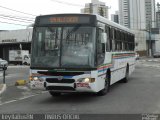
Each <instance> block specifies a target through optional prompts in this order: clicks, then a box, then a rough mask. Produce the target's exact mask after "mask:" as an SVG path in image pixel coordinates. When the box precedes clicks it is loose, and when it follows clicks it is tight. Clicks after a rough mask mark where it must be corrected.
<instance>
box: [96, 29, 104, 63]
mask: <svg viewBox="0 0 160 120" xmlns="http://www.w3.org/2000/svg"><path fill="white" fill-rule="evenodd" d="M97 30H98V34H97V62H98V65H100V64H103V62H104V57H105V43H102V42H101V41H102V40H101V39H102V38H101V34H102V33H103V30H102V29H97Z"/></svg>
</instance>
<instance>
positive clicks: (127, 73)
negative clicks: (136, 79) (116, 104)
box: [122, 65, 129, 83]
mask: <svg viewBox="0 0 160 120" xmlns="http://www.w3.org/2000/svg"><path fill="white" fill-rule="evenodd" d="M128 79H129V66H128V65H127V67H126V74H125V78H123V79H122V82H123V83H127V82H128Z"/></svg>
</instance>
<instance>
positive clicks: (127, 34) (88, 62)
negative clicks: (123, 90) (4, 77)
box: [30, 14, 135, 96]
mask: <svg viewBox="0 0 160 120" xmlns="http://www.w3.org/2000/svg"><path fill="white" fill-rule="evenodd" d="M134 67H135V52H134V34H133V33H132V31H131V30H129V29H128V28H125V27H123V26H121V25H119V24H116V23H114V22H111V21H109V20H107V19H106V18H103V17H101V16H99V15H92V14H56V15H45V16H38V17H37V18H36V21H35V25H34V30H33V40H32V56H31V72H30V74H31V75H30V80H31V81H30V82H31V87H32V88H34V87H36V86H38V85H43V87H44V88H45V90H47V91H49V93H50V94H51V95H52V96H59V95H61V93H66V92H93V93H97V94H98V95H105V94H106V93H107V92H108V91H109V88H110V85H112V84H114V83H116V82H118V81H120V80H121V81H123V82H127V81H128V77H129V75H130V74H131V73H132V72H133V70H134Z"/></svg>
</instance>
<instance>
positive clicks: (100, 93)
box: [97, 74, 110, 96]
mask: <svg viewBox="0 0 160 120" xmlns="http://www.w3.org/2000/svg"><path fill="white" fill-rule="evenodd" d="M109 89H110V76H109V75H108V74H107V75H106V78H105V86H104V89H102V90H101V91H99V92H98V93H97V95H98V96H104V95H106V94H107V93H108V92H109Z"/></svg>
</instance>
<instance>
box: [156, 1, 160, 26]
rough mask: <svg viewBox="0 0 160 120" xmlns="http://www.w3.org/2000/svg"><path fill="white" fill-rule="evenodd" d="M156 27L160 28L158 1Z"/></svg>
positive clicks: (158, 5)
mask: <svg viewBox="0 0 160 120" xmlns="http://www.w3.org/2000/svg"><path fill="white" fill-rule="evenodd" d="M156 27H157V28H160V4H159V3H157V11H156Z"/></svg>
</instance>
